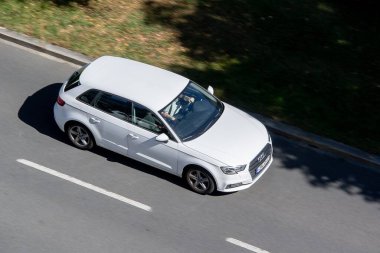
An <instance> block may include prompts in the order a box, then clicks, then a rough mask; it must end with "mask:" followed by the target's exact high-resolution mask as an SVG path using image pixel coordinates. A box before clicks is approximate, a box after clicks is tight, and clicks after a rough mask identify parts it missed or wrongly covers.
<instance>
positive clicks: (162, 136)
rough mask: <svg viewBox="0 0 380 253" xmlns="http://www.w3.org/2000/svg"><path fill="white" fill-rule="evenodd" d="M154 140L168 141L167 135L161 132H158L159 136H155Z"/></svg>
mask: <svg viewBox="0 0 380 253" xmlns="http://www.w3.org/2000/svg"><path fill="white" fill-rule="evenodd" d="M156 141H159V142H168V141H169V137H168V136H167V135H166V134H164V133H162V134H160V135H159V136H157V137H156Z"/></svg>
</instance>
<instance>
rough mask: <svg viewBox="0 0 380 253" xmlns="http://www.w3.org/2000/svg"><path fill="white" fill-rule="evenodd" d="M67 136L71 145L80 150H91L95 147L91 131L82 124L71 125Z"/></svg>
mask: <svg viewBox="0 0 380 253" xmlns="http://www.w3.org/2000/svg"><path fill="white" fill-rule="evenodd" d="M66 134H67V136H68V137H69V140H70V141H71V143H72V144H73V145H74V146H75V147H77V148H79V149H84V150H89V149H91V148H93V146H94V140H93V138H92V135H91V132H90V130H88V129H87V127H85V126H83V125H82V124H80V123H72V124H70V125H69V126H68V127H67V130H66Z"/></svg>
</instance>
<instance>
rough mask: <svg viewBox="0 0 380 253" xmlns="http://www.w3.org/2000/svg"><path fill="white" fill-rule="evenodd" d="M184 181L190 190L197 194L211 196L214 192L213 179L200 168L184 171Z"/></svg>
mask: <svg viewBox="0 0 380 253" xmlns="http://www.w3.org/2000/svg"><path fill="white" fill-rule="evenodd" d="M185 179H186V182H187V184H188V185H189V187H190V189H191V190H193V191H195V192H197V193H199V194H211V193H212V192H213V191H214V190H215V182H214V179H213V178H212V176H211V175H210V173H209V172H207V171H206V170H204V169H202V168H197V167H193V168H190V169H189V170H187V171H186V174H185Z"/></svg>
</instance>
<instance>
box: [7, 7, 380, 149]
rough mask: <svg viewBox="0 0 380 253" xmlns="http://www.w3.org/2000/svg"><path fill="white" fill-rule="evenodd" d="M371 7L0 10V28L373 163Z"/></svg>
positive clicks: (377, 63)
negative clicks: (171, 77) (195, 88)
mask: <svg viewBox="0 0 380 253" xmlns="http://www.w3.org/2000/svg"><path fill="white" fill-rule="evenodd" d="M379 7H380V4H379V3H378V2H377V1H375V0H363V1H357V0H345V1H343V0H325V1H315V0H301V1H294V0H277V1H273V0H255V1H251V0H236V1H229V0H219V1H217V0H178V1H171V0H159V1H123V0H76V1H75V0H71V1H70V0H51V1H50V0H0V25H1V26H4V27H7V28H9V29H12V30H15V31H18V32H21V33H24V34H28V35H30V36H33V37H36V38H39V39H42V40H45V41H48V42H50V43H52V44H56V45H59V46H62V47H66V48H69V49H72V50H75V51H79V52H81V53H83V54H86V55H88V56H91V57H98V56H100V55H105V54H107V55H118V56H123V57H127V58H131V59H135V60H139V61H143V62H146V63H150V64H153V65H157V66H160V67H163V68H166V69H170V70H172V71H175V72H177V73H180V74H183V75H185V76H188V77H190V78H191V79H193V80H194V81H196V82H198V83H200V84H202V85H204V86H208V85H212V86H213V87H214V88H215V90H216V94H217V96H218V97H220V98H222V99H223V100H225V101H227V102H229V103H231V104H234V105H236V106H239V107H241V108H243V109H245V110H249V111H254V112H258V113H261V114H263V115H266V116H269V117H272V118H274V119H276V120H280V121H283V122H287V123H289V124H292V125H295V126H298V127H300V128H302V129H304V130H307V131H311V132H313V133H316V134H319V135H323V136H326V137H329V138H332V139H335V140H337V141H340V142H343V143H346V144H349V145H352V146H356V147H359V148H361V149H364V150H366V151H369V152H371V153H376V154H380V131H379V129H378V125H379V124H380V32H379V24H380V16H379V15H378V10H379Z"/></svg>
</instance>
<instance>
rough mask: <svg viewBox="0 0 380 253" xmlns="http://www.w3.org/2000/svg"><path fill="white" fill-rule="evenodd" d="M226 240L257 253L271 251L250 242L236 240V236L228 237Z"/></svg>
mask: <svg viewBox="0 0 380 253" xmlns="http://www.w3.org/2000/svg"><path fill="white" fill-rule="evenodd" d="M226 241H227V242H229V243H232V244H235V245H237V246H239V247H242V248H245V249H247V250H250V251H253V252H255V253H270V252H269V251H266V250H263V249H260V248H257V247H255V246H253V245H251V244H248V243H245V242H242V241H239V240H236V239H234V238H226Z"/></svg>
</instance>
